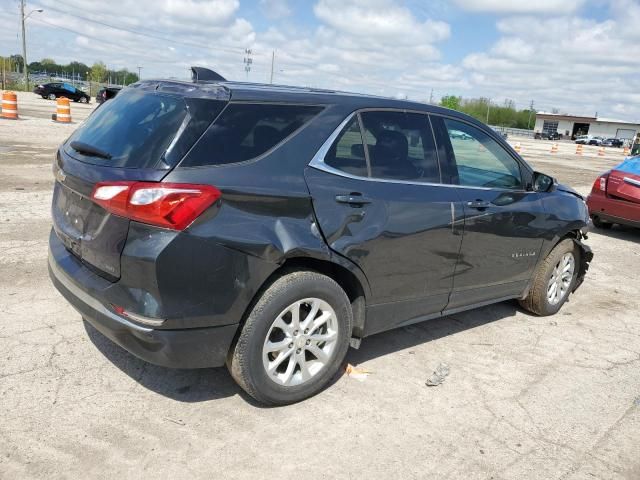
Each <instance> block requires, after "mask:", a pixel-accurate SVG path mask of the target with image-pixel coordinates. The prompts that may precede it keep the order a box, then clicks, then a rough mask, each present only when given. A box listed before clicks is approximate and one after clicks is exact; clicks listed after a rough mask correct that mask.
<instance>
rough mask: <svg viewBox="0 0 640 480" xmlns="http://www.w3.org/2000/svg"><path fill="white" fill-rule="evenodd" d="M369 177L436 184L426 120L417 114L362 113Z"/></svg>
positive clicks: (435, 161)
mask: <svg viewBox="0 0 640 480" xmlns="http://www.w3.org/2000/svg"><path fill="white" fill-rule="evenodd" d="M362 122H363V125H364V140H365V145H366V146H367V150H368V153H369V161H370V163H371V176H372V177H373V178H380V179H391V180H415V181H419V182H428V183H440V168H439V165H438V156H437V153H436V148H435V143H434V140H433V134H432V132H431V126H430V124H429V119H428V117H427V116H426V115H423V114H419V113H404V112H392V111H379V112H363V113H362Z"/></svg>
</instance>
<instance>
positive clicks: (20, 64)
mask: <svg viewBox="0 0 640 480" xmlns="http://www.w3.org/2000/svg"><path fill="white" fill-rule="evenodd" d="M0 69H1V72H0V73H3V72H6V74H7V75H8V74H9V73H11V72H15V73H22V72H23V70H24V60H23V58H22V55H11V56H8V57H2V56H0ZM29 74H30V75H33V74H46V75H50V76H63V77H67V78H73V79H76V80H83V81H89V80H90V81H92V82H97V83H105V82H111V83H117V84H120V85H129V84H130V83H134V82H137V81H138V74H137V73H133V72H130V71H129V70H127V69H126V68H123V69H120V70H114V69H110V68H107V65H106V64H105V63H104V62H101V61H98V62H95V63H94V64H93V65H91V66H89V65H87V64H85V63H83V62H77V61H73V62H69V63H67V64H58V63H56V61H55V60H53V59H52V58H43V59H42V60H40V61H38V62H30V63H29Z"/></svg>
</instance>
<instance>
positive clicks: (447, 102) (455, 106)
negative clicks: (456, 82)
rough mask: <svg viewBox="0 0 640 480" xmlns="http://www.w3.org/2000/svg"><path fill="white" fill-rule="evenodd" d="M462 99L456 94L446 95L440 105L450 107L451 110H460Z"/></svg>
mask: <svg viewBox="0 0 640 480" xmlns="http://www.w3.org/2000/svg"><path fill="white" fill-rule="evenodd" d="M461 101H462V98H461V97H456V96H455V95H445V96H444V97H442V99H441V100H440V105H442V106H443V107H445V108H450V109H451V110H460V102H461Z"/></svg>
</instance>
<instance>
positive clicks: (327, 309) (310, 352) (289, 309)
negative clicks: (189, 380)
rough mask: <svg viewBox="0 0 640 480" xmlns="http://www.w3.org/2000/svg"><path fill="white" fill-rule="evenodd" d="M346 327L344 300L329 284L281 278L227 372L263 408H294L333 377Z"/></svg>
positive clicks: (263, 299)
mask: <svg viewBox="0 0 640 480" xmlns="http://www.w3.org/2000/svg"><path fill="white" fill-rule="evenodd" d="M295 312H298V313H297V314H296V313H295ZM352 324H353V313H352V310H351V304H350V303H349V298H348V297H347V295H346V293H345V292H344V290H342V288H341V287H340V285H338V284H337V283H336V282H335V281H334V280H332V279H331V278H329V277H327V276H325V275H321V274H319V273H316V272H310V271H295V272H292V273H289V274H286V275H284V276H282V277H280V278H278V279H277V280H276V281H275V282H273V283H272V284H271V285H270V286H269V287H268V288H267V289H266V290H265V291H264V292H263V293H262V295H261V296H260V298H259V300H258V302H257V303H256V304H255V306H254V307H253V309H252V310H251V312H250V313H249V316H248V317H247V319H246V321H245V324H244V326H243V327H242V331H241V333H240V336H239V337H238V340H237V342H236V344H235V346H234V347H233V350H232V351H231V352H230V355H229V357H228V360H227V367H228V368H229V371H230V372H231V375H232V376H233V378H234V379H235V381H236V382H237V383H238V385H240V387H242V389H243V390H245V391H246V392H247V393H248V394H249V395H251V396H252V397H253V398H255V399H256V400H257V401H259V402H261V403H263V404H266V405H287V404H290V403H295V402H299V401H301V400H304V399H306V398H309V397H311V396H313V395H315V394H316V393H318V392H319V391H321V390H322V389H323V388H325V387H326V386H327V384H328V383H329V382H330V381H331V379H332V378H333V377H334V375H335V374H336V372H337V371H338V369H339V368H340V365H341V363H342V361H343V360H344V357H345V355H346V353H347V349H348V348H349V338H350V336H351V327H352Z"/></svg>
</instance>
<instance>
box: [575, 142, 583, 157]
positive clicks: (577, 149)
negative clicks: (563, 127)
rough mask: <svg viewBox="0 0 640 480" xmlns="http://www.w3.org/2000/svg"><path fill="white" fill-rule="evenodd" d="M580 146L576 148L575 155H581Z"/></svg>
mask: <svg viewBox="0 0 640 480" xmlns="http://www.w3.org/2000/svg"><path fill="white" fill-rule="evenodd" d="M582 148H583V147H582V144H581V143H579V144H578V146H577V147H576V155H582Z"/></svg>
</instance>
